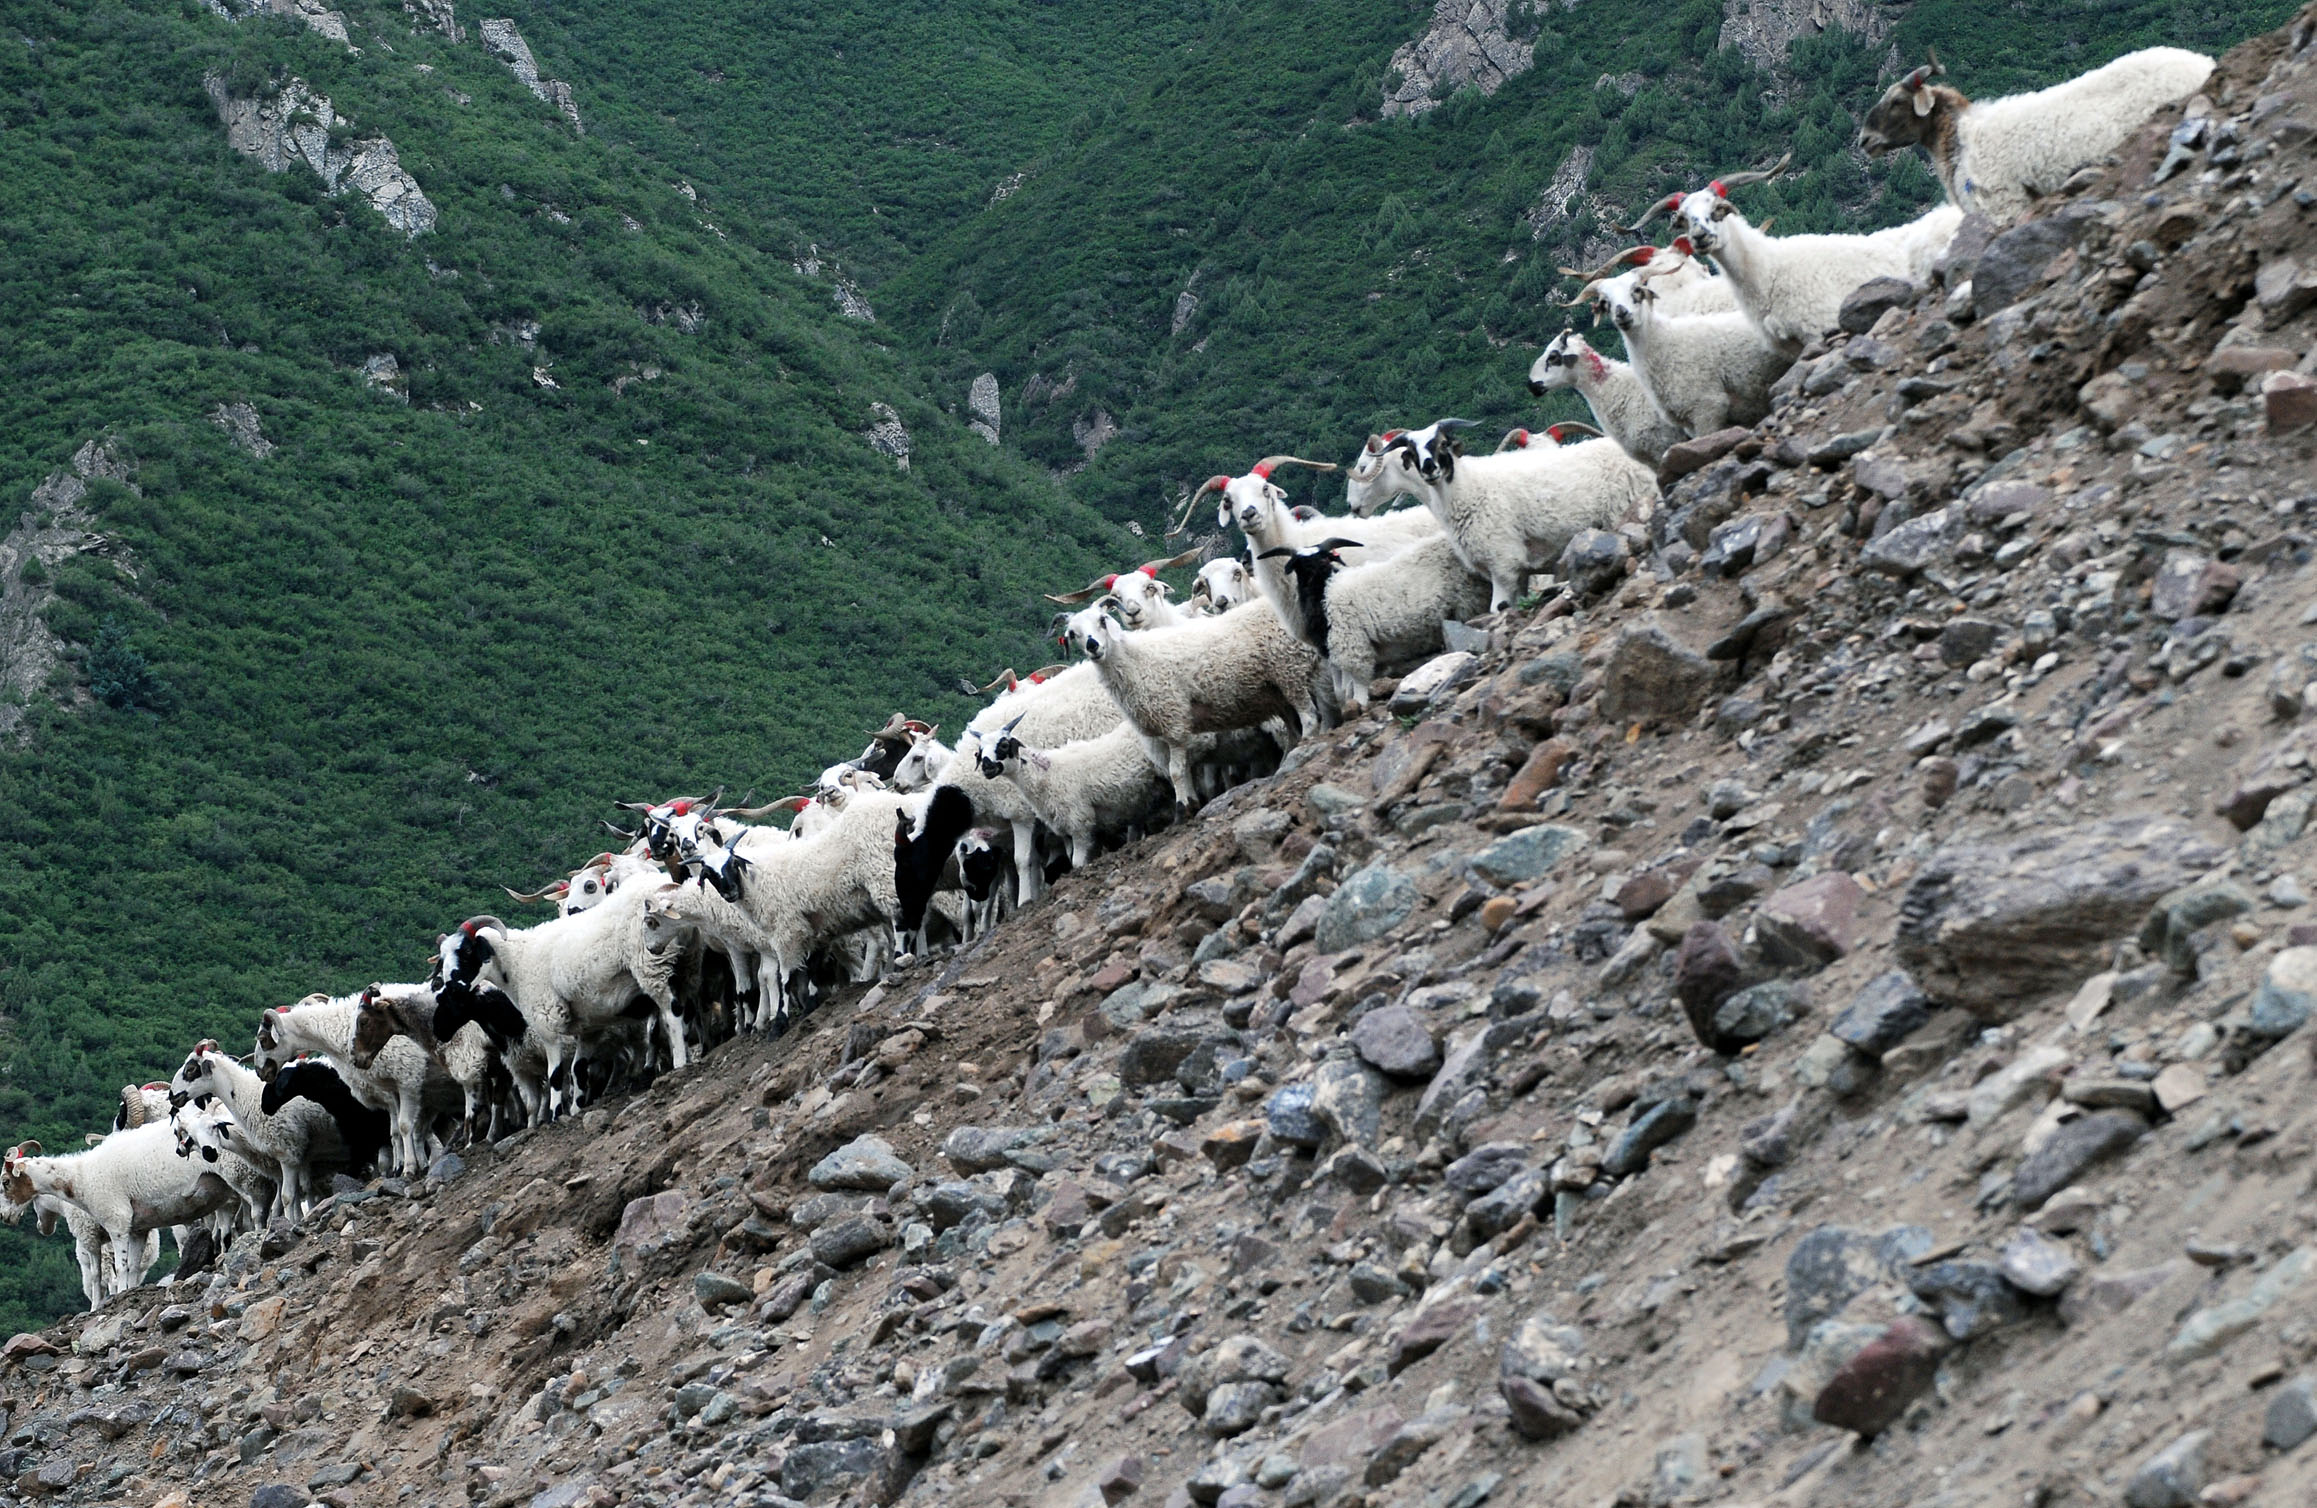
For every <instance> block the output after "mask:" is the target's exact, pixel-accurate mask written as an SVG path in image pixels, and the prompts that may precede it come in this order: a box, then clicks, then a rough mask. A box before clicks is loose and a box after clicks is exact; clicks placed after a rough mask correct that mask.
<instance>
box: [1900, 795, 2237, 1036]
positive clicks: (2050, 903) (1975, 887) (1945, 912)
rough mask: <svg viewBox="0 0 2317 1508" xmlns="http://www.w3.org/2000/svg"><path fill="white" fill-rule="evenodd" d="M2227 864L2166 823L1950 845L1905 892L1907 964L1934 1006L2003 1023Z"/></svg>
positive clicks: (2179, 826)
mask: <svg viewBox="0 0 2317 1508" xmlns="http://www.w3.org/2000/svg"><path fill="white" fill-rule="evenodd" d="M2223 854H2224V851H2223V850H2222V849H2220V848H2218V847H2216V846H2215V845H2213V844H2211V843H2208V842H2206V841H2204V840H2203V839H2202V838H2200V837H2198V836H2197V835H2196V832H2195V830H2194V829H2192V828H2190V827H2188V826H2187V825H2186V824H2185V823H2182V822H2178V821H2175V820H2173V819H2170V818H2164V817H2134V818H2123V819H2118V820H2115V821H2109V822H2095V823H2085V824H2081V825H2079V826H2075V827H2048V828H2042V829H2039V830H2036V831H2033V832H2030V833H2028V834H2025V835H2023V836H2020V837H2017V838H2011V839H2005V840H1999V841H1996V842H1989V843H1959V844H1952V845H1950V846H1948V847H1945V848H1942V849H1939V850H1937V851H1936V852H1934V853H1933V854H1932V855H1931V857H1930V858H1929V859H1927V860H1926V861H1925V862H1924V864H1923V867H1922V869H1921V870H1920V871H1919V872H1918V873H1917V874H1916V876H1915V878H1914V880H1913V881H1912V882H1911V883H1910V884H1909V885H1908V887H1907V893H1906V897H1905V899H1904V900H1903V901H1902V902H1901V904H1900V907H1899V926H1898V938H1897V943H1898V957H1899V962H1900V963H1901V964H1902V965H1903V966H1904V967H1905V968H1906V969H1907V971H1908V972H1909V973H1910V974H1912V975H1913V976H1914V977H1915V980H1916V981H1917V983H1918V984H1920V985H1921V987H1922V989H1923V990H1924V992H1925V993H1926V994H1928V995H1929V996H1930V997H1931V998H1932V999H1933V1000H1938V1001H1943V1002H1946V1003H1949V1004H1953V1005H1959V1006H1962V1007H1963V1008H1964V1009H1966V1010H1968V1011H1970V1012H1971V1013H1972V1014H1973V1015H1975V1016H1979V1017H1981V1018H1982V1019H1987V1020H2001V1019H2003V1018H2005V1017H2008V1016H2009V1015H2011V1014H2012V1013H2013V1012H2014V1011H2016V1010H2017V1009H2018V1008H2019V1006H2020V1004H2021V1003H2022V1002H2024V1001H2027V1000H2032V999H2035V998H2036V997H2038V996H2041V995H2045V994H2049V993H2052V992H2054V991H2057V990H2062V989H2069V990H2072V989H2074V988H2075V987H2076V985H2077V984H2079V983H2080V982H2081V981H2082V980H2083V979H2084V978H2086V977H2087V976H2089V975H2091V974H2093V973H2096V972H2097V971H2099V970H2100V969H2102V968H2104V967H2106V965H2107V962H2108V958H2107V955H2108V952H2109V951H2110V950H2111V949H2112V948H2113V947H2114V944H2115V941H2116V939H2117V938H2118V937H2120V936H2123V935H2125V934H2126V933H2128V932H2129V931H2131V930H2132V928H2133V927H2134V926H2135V925H2136V924H2138V923H2139V921H2140V920H2141V918H2142V917H2143V916H2144V915H2146V913H2147V910H2148V908H2149V907H2150V906H2151V905H2153V904H2155V902H2156V901H2157V900H2158V899H2159V898H2161V897H2162V896H2164V895H2165V894H2167V893H2168V892H2170V891H2172V890H2175V889H2177V888H2179V887H2180V886H2182V885H2184V884H2187V883H2188V882H2189V881H2191V880H2193V879H2195V878H2196V877H2197V876H2199V875H2200V874H2201V873H2203V871H2204V870H2206V869H2208V868H2210V867H2211V866H2213V865H2214V864H2217V863H2218V862H2220V860H2221V858H2222V857H2223Z"/></svg>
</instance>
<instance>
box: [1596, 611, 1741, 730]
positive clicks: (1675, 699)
mask: <svg viewBox="0 0 2317 1508" xmlns="http://www.w3.org/2000/svg"><path fill="white" fill-rule="evenodd" d="M1713 684H1714V664H1713V661H1711V660H1709V659H1707V658H1706V657H1705V656H1704V655H1702V654H1699V653H1698V652H1697V651H1696V650H1694V649H1691V648H1690V647H1689V646H1688V645H1686V644H1683V643H1682V642H1681V641H1680V640H1678V639H1676V638H1675V637H1674V636H1673V635H1672V634H1671V633H1669V632H1667V631H1666V629H1665V626H1664V625H1663V624H1660V623H1656V622H1651V621H1644V622H1641V623H1636V624H1633V625H1631V626H1630V627H1627V628H1624V629H1621V630H1619V631H1618V634H1617V642H1616V643H1615V644H1613V645H1612V646H1610V650H1609V663H1608V665H1607V666H1606V667H1605V668H1604V669H1603V671H1602V674H1601V715H1602V716H1603V717H1606V718H1608V719H1609V720H1610V721H1612V722H1616V723H1626V722H1669V723H1674V722H1687V721H1688V720H1689V719H1690V718H1692V717H1694V716H1696V714H1697V710H1698V708H1700V707H1702V706H1704V705H1705V700H1706V695H1707V693H1708V692H1710V691H1711V690H1712V689H1713Z"/></svg>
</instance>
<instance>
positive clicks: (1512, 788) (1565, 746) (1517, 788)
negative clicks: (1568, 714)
mask: <svg viewBox="0 0 2317 1508" xmlns="http://www.w3.org/2000/svg"><path fill="white" fill-rule="evenodd" d="M1576 752H1577V748H1576V745H1574V744H1572V743H1570V742H1569V741H1568V740H1566V739H1560V738H1548V739H1546V740H1545V741H1544V742H1543V743H1541V744H1538V745H1537V746H1536V747H1535V748H1533V749H1531V750H1529V757H1528V758H1527V759H1525V760H1523V761H1522V762H1521V767H1520V768H1519V769H1518V770H1516V771H1514V772H1513V777H1512V782H1511V784H1509V785H1507V786H1506V787H1505V788H1504V794H1503V795H1502V796H1500V797H1498V798H1497V802H1496V809H1497V810H1498V811H1500V812H1527V811H1534V810H1536V805H1537V798H1538V797H1539V796H1542V795H1543V794H1544V793H1545V792H1547V791H1549V790H1551V789H1552V788H1553V787H1554V786H1557V785H1559V784H1560V783H1561V771H1562V770H1563V769H1564V768H1566V767H1567V766H1568V763H1569V760H1570V757H1571V756H1572V755H1574V754H1575V753H1576Z"/></svg>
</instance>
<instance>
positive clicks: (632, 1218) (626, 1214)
mask: <svg viewBox="0 0 2317 1508" xmlns="http://www.w3.org/2000/svg"><path fill="white" fill-rule="evenodd" d="M690 1207H691V1206H690V1202H689V1201H688V1200H686V1199H685V1198H684V1196H683V1195H682V1194H680V1193H678V1192H676V1191H675V1190H674V1189H668V1190H666V1191H664V1192H662V1193H658V1194H646V1195H645V1196H644V1197H643V1198H641V1199H630V1200H629V1201H628V1202H627V1207H626V1208H625V1209H623V1210H621V1211H620V1216H619V1230H618V1232H617V1233H616V1234H614V1235H613V1236H612V1238H611V1244H612V1245H613V1246H614V1247H622V1246H630V1247H632V1246H641V1245H643V1244H644V1243H645V1242H646V1241H649V1240H651V1239H652V1238H653V1237H654V1236H660V1235H665V1234H667V1233H668V1232H669V1231H672V1230H674V1229H676V1228H677V1227H678V1226H680V1225H682V1224H683V1223H684V1213H685V1211H686V1210H688V1209H689V1208H690Z"/></svg>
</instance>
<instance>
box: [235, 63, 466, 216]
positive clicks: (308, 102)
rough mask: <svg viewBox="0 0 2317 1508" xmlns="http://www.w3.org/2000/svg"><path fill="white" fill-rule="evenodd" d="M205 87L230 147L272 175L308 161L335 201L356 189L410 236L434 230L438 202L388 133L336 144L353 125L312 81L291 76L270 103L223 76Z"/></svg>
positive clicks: (307, 164) (373, 206)
mask: <svg viewBox="0 0 2317 1508" xmlns="http://www.w3.org/2000/svg"><path fill="white" fill-rule="evenodd" d="M202 82H203V83H204V84H205V85H206V86H207V87H208V90H209V98H210V100H211V101H212V102H213V103H214V104H215V105H216V106H217V118H218V119H219V120H220V121H222V122H223V123H224V125H225V139H226V140H227V142H229V143H230V144H231V145H232V147H233V149H234V150H235V151H237V152H239V153H241V154H242V155H243V156H244V157H255V158H256V159H257V160H258V161H260V162H262V163H264V164H265V167H266V171H267V172H269V173H286V172H288V171H289V169H290V165H291V164H292V163H297V162H303V163H304V164H305V165H306V166H307V167H309V168H311V169H313V171H314V174H315V176H317V177H319V178H320V179H321V180H322V187H323V189H324V191H325V192H327V193H329V194H330V195H331V196H333V197H335V196H337V195H339V194H343V193H345V192H346V191H347V190H349V189H351V190H353V191H354V192H356V193H359V194H360V195H361V196H362V197H363V198H365V199H367V200H368V201H370V207H371V208H372V209H375V210H377V211H378V213H380V214H381V215H384V216H385V217H386V223H387V224H389V225H391V226H393V227H394V228H395V229H396V230H399V231H401V232H402V233H403V234H404V235H406V236H417V235H421V234H423V233H425V232H427V231H430V230H432V229H434V226H435V207H434V202H433V201H432V200H430V199H428V198H427V197H426V194H425V193H424V192H423V191H422V190H421V189H420V188H419V186H418V180H417V179H415V178H413V177H411V176H410V174H409V173H408V172H406V171H405V170H404V169H403V166H402V160H401V158H399V157H398V156H397V155H396V154H395V150H394V143H393V142H391V141H389V140H387V139H386V138H385V137H383V136H373V137H370V138H368V139H366V140H359V141H347V142H338V141H334V140H333V139H332V137H331V131H332V128H333V127H346V126H350V125H352V124H353V123H352V122H351V121H348V120H347V119H346V118H345V117H343V116H341V115H339V114H338V113H337V112H336V111H335V110H333V109H332V108H331V106H330V101H329V98H328V96H326V95H321V94H316V93H315V92H314V91H313V90H312V89H311V88H310V87H308V86H307V84H306V81H305V80H303V79H291V80H290V81H289V82H288V83H286V84H284V85H283V86H282V91H281V93H279V94H276V95H274V96H272V97H271V98H269V99H257V98H245V97H242V96H237V95H235V94H233V93H231V92H230V91H229V90H228V89H227V87H226V83H225V78H224V75H222V74H216V73H212V74H210V75H209V76H208V77H207V78H206V79H204V80H203V81H202Z"/></svg>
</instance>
